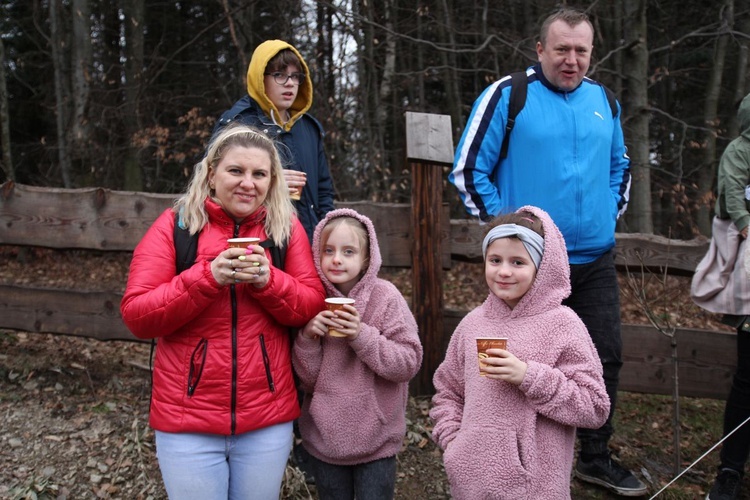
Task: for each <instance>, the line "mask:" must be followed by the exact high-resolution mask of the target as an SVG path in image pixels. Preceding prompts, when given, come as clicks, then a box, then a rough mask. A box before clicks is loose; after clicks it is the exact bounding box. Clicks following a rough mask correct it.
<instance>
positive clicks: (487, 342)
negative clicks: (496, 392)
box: [477, 337, 508, 377]
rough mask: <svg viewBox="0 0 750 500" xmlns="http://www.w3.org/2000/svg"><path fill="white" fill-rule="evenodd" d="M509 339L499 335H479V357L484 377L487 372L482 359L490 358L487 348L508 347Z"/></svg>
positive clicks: (481, 373) (480, 372) (480, 371)
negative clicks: (483, 368) (483, 369)
mask: <svg viewBox="0 0 750 500" xmlns="http://www.w3.org/2000/svg"><path fill="white" fill-rule="evenodd" d="M507 345H508V339H505V338H498V337H477V356H478V357H479V367H480V370H479V374H480V375H482V376H483V377H484V376H486V375H487V374H486V373H484V372H483V371H482V370H481V368H482V367H485V366H487V365H485V364H484V363H483V362H482V360H483V359H485V358H489V356H488V355H487V349H507V347H506V346H507Z"/></svg>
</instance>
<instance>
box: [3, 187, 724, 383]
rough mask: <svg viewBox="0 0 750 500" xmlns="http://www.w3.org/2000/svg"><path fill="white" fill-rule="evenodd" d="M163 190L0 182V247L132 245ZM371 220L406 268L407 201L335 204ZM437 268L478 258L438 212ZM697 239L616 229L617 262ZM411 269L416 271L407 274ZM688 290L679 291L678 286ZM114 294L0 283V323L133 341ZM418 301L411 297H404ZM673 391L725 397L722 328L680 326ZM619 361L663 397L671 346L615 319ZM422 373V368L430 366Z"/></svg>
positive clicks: (446, 319)
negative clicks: (618, 331)
mask: <svg viewBox="0 0 750 500" xmlns="http://www.w3.org/2000/svg"><path fill="white" fill-rule="evenodd" d="M173 199H174V197H173V196H172V195H158V194H149V193H134V192H121V191H108V190H105V189H72V190H71V189H49V188H38V187H31V186H24V185H17V184H13V183H11V182H6V183H5V184H3V185H1V186H0V245H23V246H43V247H49V248H56V249H88V250H102V251H132V249H133V248H134V247H135V244H136V243H137V242H138V241H139V240H140V238H141V236H142V235H143V234H144V232H145V231H146V229H147V228H148V227H149V225H150V224H151V222H152V221H153V220H154V219H155V218H156V217H157V215H158V214H160V213H161V212H162V211H163V210H164V209H165V208H167V207H168V206H170V205H171V203H172V201H173ZM338 205H339V206H347V207H351V208H354V209H356V210H358V211H360V212H362V213H364V214H366V215H367V216H368V217H370V218H371V219H372V220H373V223H374V225H375V227H376V229H377V231H378V238H379V242H380V246H381V252H382V255H383V265H384V266H393V267H412V265H413V264H412V249H413V234H414V231H413V228H412V225H413V224H412V221H411V217H410V215H411V207H410V206H409V205H395V204H375V203H365V202H356V203H339V204H338ZM440 220H441V223H440V224H441V227H440V231H439V233H438V234H440V235H441V236H440V239H441V248H442V252H441V254H440V256H439V258H438V262H440V263H441V265H442V267H443V268H447V267H449V266H450V265H451V262H452V260H454V259H460V260H470V261H480V260H481V254H480V246H481V245H480V243H481V240H482V236H483V231H482V229H481V228H480V227H479V226H478V225H477V224H476V223H474V222H472V221H467V220H449V218H448V214H447V209H444V211H443V214H442V217H441V219H440ZM707 247H708V243H707V241H705V240H692V241H677V240H668V239H666V238H661V237H658V236H653V235H638V234H618V235H617V249H618V258H617V262H618V265H619V266H620V267H621V268H624V267H625V266H628V267H629V268H630V269H631V271H638V270H640V268H641V265H642V264H643V263H645V265H646V266H648V267H650V268H652V269H658V268H660V267H664V266H668V270H669V271H670V272H672V273H677V274H683V275H689V274H690V273H692V271H693V269H694V268H695V265H696V264H697V262H698V261H699V260H700V258H701V257H702V256H703V254H704V253H705V251H706V249H707ZM415 274H416V273H415ZM685 293H687V290H686V291H685ZM120 299H121V294H120V293H119V291H104V292H102V291H91V290H87V289H86V284H85V283H81V284H80V285H79V287H77V288H76V289H74V290H63V289H52V288H40V287H34V286H28V285H17V284H2V285H0V328H6V329H13V330H23V331H28V332H46V333H56V334H65V335H79V336H86V337H93V338H97V339H100V340H136V339H135V338H134V337H133V336H132V335H131V334H130V332H129V331H128V330H127V329H126V328H125V326H124V325H123V324H122V321H121V318H120V308H119V306H120ZM413 300H414V301H419V300H420V297H419V296H416V295H415V296H414V297H413ZM465 313H466V311H454V310H444V311H443V315H442V321H443V332H442V334H441V332H433V333H436V335H433V336H431V337H430V336H427V335H426V333H425V332H422V335H423V338H427V339H430V338H432V339H438V340H437V341H435V340H430V341H431V342H438V344H439V345H437V346H436V345H431V346H430V347H431V348H433V349H435V350H437V351H438V352H440V353H442V352H444V350H445V347H446V346H447V342H448V340H449V338H450V335H451V333H452V332H453V330H454V329H455V327H456V325H457V324H458V322H459V321H460V319H461V318H462V317H463V316H464V314H465ZM676 335H677V342H678V357H679V366H680V371H679V376H680V389H681V390H680V392H681V394H682V395H686V396H697V397H712V398H724V397H726V395H727V394H728V391H729V385H730V382H731V375H732V373H733V372H734V368H735V363H736V361H735V358H736V345H735V339H734V334H733V333H731V332H716V331H706V330H696V329H680V330H678V332H677V334H676ZM623 346H624V347H623V354H624V362H625V365H624V367H623V370H622V372H621V385H620V388H621V389H622V390H625V391H634V392H645V393H655V394H670V393H671V384H672V362H671V347H670V341H669V339H668V338H667V337H665V336H663V335H661V334H659V333H657V332H656V330H655V329H653V328H652V327H650V326H644V325H628V324H626V325H623ZM430 369H431V368H430Z"/></svg>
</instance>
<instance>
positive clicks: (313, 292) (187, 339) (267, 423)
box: [121, 126, 325, 500]
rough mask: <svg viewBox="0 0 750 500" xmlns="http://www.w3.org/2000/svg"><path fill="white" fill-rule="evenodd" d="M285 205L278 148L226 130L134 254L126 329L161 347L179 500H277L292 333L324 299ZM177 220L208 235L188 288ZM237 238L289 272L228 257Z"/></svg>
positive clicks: (166, 473)
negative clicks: (273, 250)
mask: <svg viewBox="0 0 750 500" xmlns="http://www.w3.org/2000/svg"><path fill="white" fill-rule="evenodd" d="M288 192H289V191H288V189H287V187H286V183H285V181H284V177H283V174H282V168H281V164H280V162H279V158H278V154H277V153H276V149H275V147H274V145H273V142H272V141H271V140H270V139H268V138H267V137H266V136H265V135H264V134H262V133H260V132H258V131H256V130H255V129H253V128H251V127H247V126H234V127H227V128H226V129H225V130H223V131H222V132H221V133H220V134H218V135H217V136H216V137H215V138H214V140H213V141H212V143H211V144H210V145H209V148H208V152H207V155H206V157H205V158H204V159H203V160H202V161H201V162H200V163H198V164H197V165H196V166H195V171H194V173H193V177H192V179H191V181H190V185H189V186H188V190H187V192H186V194H184V195H183V196H182V197H181V198H179V199H178V200H177V202H176V203H175V207H174V209H170V210H167V211H165V212H164V213H163V214H162V215H161V216H160V217H159V218H158V219H157V220H156V221H155V222H154V224H153V225H152V226H151V228H150V229H149V230H148V232H147V233H146V235H145V236H144V237H143V239H142V241H141V242H140V243H139V244H138V246H137V247H136V249H135V252H134V254H133V261H132V263H131V267H130V275H129V278H128V284H127V288H126V291H125V295H124V297H123V300H122V305H121V310H122V317H123V320H124V322H125V324H126V325H127V326H128V328H130V330H131V331H132V332H133V334H134V335H136V336H137V337H140V338H156V339H157V341H158V343H157V349H156V360H155V363H154V373H153V389H152V397H151V415H150V424H151V427H153V428H154V429H155V431H156V432H155V434H156V452H157V457H158V459H159V467H160V469H161V472H162V477H163V479H164V483H165V486H166V489H167V493H168V494H169V497H170V498H172V499H181V498H229V499H231V498H251V497H252V498H261V499H262V498H269V499H271V498H272V499H274V500H276V499H277V498H278V495H279V488H280V485H281V480H282V476H283V472H284V468H285V464H286V460H287V457H288V454H289V450H290V449H291V446H292V421H293V420H294V419H295V418H297V417H298V416H299V405H298V403H297V392H296V389H295V386H294V379H293V376H292V366H291V359H290V338H289V328H290V327H300V326H303V325H305V324H306V323H307V321H308V320H310V319H311V318H312V317H314V316H315V315H316V314H317V313H318V312H319V311H321V310H322V309H323V308H324V305H323V300H324V296H325V295H324V292H323V287H322V285H321V283H320V280H319V278H318V275H317V273H316V271H315V267H314V265H313V262H312V254H311V250H310V244H309V241H308V238H307V235H306V233H305V230H304V229H303V228H302V225H301V224H300V222H299V221H298V220H297V217H296V216H295V214H294V208H293V206H292V202H291V201H290V199H289V195H288ZM175 213H178V214H179V217H178V220H179V222H178V223H179V224H180V225H181V226H183V227H184V228H187V229H188V230H189V232H190V233H191V234H195V233H199V238H198V248H197V257H196V260H195V263H194V264H193V265H192V267H190V268H188V269H186V270H185V271H183V272H181V273H180V274H176V264H175V260H176V257H175V247H174V225H175ZM236 237H257V238H260V240H261V241H263V240H271V241H272V242H273V244H274V245H275V246H277V247H285V248H286V252H285V255H286V259H285V262H284V270H283V271H282V270H280V269H278V268H276V267H274V265H273V263H272V262H271V258H270V253H269V251H268V250H265V249H264V247H262V246H261V245H259V244H255V245H250V246H249V247H247V249H245V248H228V246H227V239H229V238H236Z"/></svg>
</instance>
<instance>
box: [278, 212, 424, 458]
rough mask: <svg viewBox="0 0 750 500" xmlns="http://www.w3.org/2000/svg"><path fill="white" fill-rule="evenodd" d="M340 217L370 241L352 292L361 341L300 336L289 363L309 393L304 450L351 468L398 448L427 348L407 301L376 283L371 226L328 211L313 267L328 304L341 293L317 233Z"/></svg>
mask: <svg viewBox="0 0 750 500" xmlns="http://www.w3.org/2000/svg"><path fill="white" fill-rule="evenodd" d="M343 216H350V217H354V218H356V219H358V220H360V221H362V223H363V224H364V225H365V227H366V228H367V232H368V235H369V240H370V264H369V266H368V268H367V271H366V272H365V274H364V276H362V279H361V280H360V281H359V283H357V284H356V285H355V286H354V288H352V290H351V292H350V293H349V297H351V298H353V299H355V300H356V304H355V307H356V308H357V312H359V315H360V320H361V330H360V333H359V336H358V337H357V338H356V339H355V340H352V341H349V340H347V339H344V338H332V337H324V338H323V339H321V340H317V339H315V340H313V339H307V338H305V337H303V336H302V335H297V339H296V340H295V342H294V350H293V352H292V360H293V363H294V369H295V371H296V372H297V375H298V376H299V379H300V385H301V387H302V389H303V390H304V391H305V399H304V402H303V404H302V415H301V416H300V418H299V428H300V432H301V434H302V440H303V443H304V446H305V448H306V449H307V451H309V452H310V454H312V455H313V456H315V457H317V458H318V459H320V460H323V461H324V462H327V463H331V464H336V465H354V464H361V463H365V462H371V461H373V460H378V459H381V458H385V457H391V456H394V455H395V454H396V453H398V451H399V450H400V449H401V446H402V443H403V439H404V434H405V433H406V403H407V399H408V397H409V380H411V378H412V377H414V375H416V374H417V372H418V371H419V367H420V365H421V364H422V344H421V342H420V340H419V335H418V332H417V323H416V321H415V320H414V316H413V315H412V313H411V310H410V309H409V305H408V304H407V303H406V300H404V297H403V296H402V295H401V293H400V292H399V291H398V289H397V288H396V287H395V286H394V285H393V284H392V283H390V282H388V281H385V280H383V279H380V278H378V271H379V270H380V265H381V263H382V259H381V256H380V248H379V247H378V239H377V236H376V234H375V228H374V226H373V225H372V222H371V221H370V219H368V218H367V217H365V216H363V215H360V214H359V213H357V212H355V211H354V210H350V209H338V210H334V211H332V212H329V213H328V215H327V216H326V217H325V219H323V220H322V221H321V222H320V223H318V225H317V227H316V228H315V234H314V235H313V260H314V261H315V267H316V268H317V270H318V274H319V275H320V278H321V280H322V281H323V285H324V286H325V289H326V293H327V295H328V297H341V296H342V294H341V292H339V291H338V290H337V289H336V287H335V286H333V284H332V283H331V282H330V281H329V280H328V279H327V278H326V277H325V275H324V274H323V272H322V270H321V268H320V243H321V242H320V234H321V232H322V230H323V227H325V225H326V224H327V223H328V222H329V221H330V220H331V219H334V218H336V217H343Z"/></svg>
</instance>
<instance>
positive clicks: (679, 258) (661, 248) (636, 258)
mask: <svg viewBox="0 0 750 500" xmlns="http://www.w3.org/2000/svg"><path fill="white" fill-rule="evenodd" d="M615 237H616V238H617V255H616V258H615V264H616V265H617V266H618V267H619V268H620V269H621V270H623V269H625V268H627V269H630V271H631V272H640V271H641V270H642V269H643V267H644V265H645V267H646V268H648V269H650V270H652V271H655V272H657V271H658V270H659V269H663V268H664V267H667V270H668V271H669V273H670V274H679V275H683V276H691V275H692V274H693V272H694V271H695V268H696V266H697V265H698V263H699V262H700V260H701V259H702V258H703V256H704V255H706V252H707V251H708V244H709V240H708V238H705V237H699V238H694V239H692V240H671V239H669V238H665V237H663V236H658V235H655V234H644V233H617V234H616V235H615Z"/></svg>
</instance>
